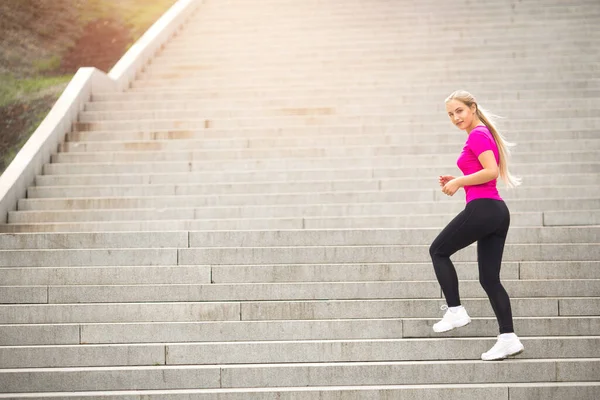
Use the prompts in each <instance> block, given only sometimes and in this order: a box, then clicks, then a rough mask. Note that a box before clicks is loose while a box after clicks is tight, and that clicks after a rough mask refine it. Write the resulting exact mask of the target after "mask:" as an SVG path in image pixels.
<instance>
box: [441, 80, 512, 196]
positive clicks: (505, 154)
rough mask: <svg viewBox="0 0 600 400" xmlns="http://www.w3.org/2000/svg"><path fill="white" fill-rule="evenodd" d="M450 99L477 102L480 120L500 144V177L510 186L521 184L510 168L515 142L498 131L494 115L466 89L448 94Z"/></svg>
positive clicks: (468, 102) (468, 105) (469, 105)
mask: <svg viewBox="0 0 600 400" xmlns="http://www.w3.org/2000/svg"><path fill="white" fill-rule="evenodd" d="M450 100H458V101H460V102H462V103H464V104H465V105H466V106H467V107H471V106H472V105H473V104H475V107H476V108H477V111H476V114H477V117H479V120H480V121H481V122H482V123H483V124H484V125H485V126H486V127H487V128H488V129H489V131H490V133H491V134H492V136H493V137H494V140H495V141H496V145H497V146H498V155H499V156H500V161H499V163H498V168H499V170H500V178H502V180H503V181H504V183H505V184H506V185H507V186H508V187H509V188H514V187H517V186H519V185H520V184H521V179H520V178H517V177H515V176H513V175H512V174H511V173H510V171H509V170H508V159H509V157H510V150H509V147H512V146H514V143H510V142H508V141H507V140H506V139H505V138H504V136H502V135H501V134H500V132H498V130H497V129H496V127H495V126H494V123H493V120H492V119H491V116H492V115H491V114H489V113H488V112H487V111H485V110H483V109H482V108H480V107H479V105H478V104H477V102H476V101H475V97H473V95H472V94H470V93H469V92H466V91H464V90H457V91H456V92H454V93H452V94H451V95H450V96H448V98H447V99H446V102H448V101H450Z"/></svg>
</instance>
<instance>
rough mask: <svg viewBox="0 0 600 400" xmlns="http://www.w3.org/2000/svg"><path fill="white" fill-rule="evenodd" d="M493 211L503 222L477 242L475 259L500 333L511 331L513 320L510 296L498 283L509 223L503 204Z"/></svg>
mask: <svg viewBox="0 0 600 400" xmlns="http://www.w3.org/2000/svg"><path fill="white" fill-rule="evenodd" d="M494 212H497V213H499V214H500V215H503V216H504V218H503V222H502V224H501V225H500V227H499V228H498V229H497V230H496V231H495V232H494V233H492V234H490V235H488V236H486V237H484V238H482V239H480V240H479V241H478V242H477V261H478V264H479V282H480V283H481V286H482V287H483V289H484V290H485V292H486V293H487V295H488V298H489V299H490V303H491V305H492V308H493V310H494V313H495V314H496V318H497V320H498V325H499V327H500V333H501V334H502V333H512V332H514V329H513V320H512V310H511V306H510V298H509V296H508V293H506V290H505V289H504V287H503V286H502V284H501V283H500V267H501V264H502V254H503V252H504V243H505V242H506V234H507V233H508V227H509V225H510V214H509V212H508V208H507V207H506V205H504V204H498V208H497V210H494Z"/></svg>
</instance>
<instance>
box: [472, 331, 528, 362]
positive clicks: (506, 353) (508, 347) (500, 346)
mask: <svg viewBox="0 0 600 400" xmlns="http://www.w3.org/2000/svg"><path fill="white" fill-rule="evenodd" d="M523 350H525V347H524V346H523V343H521V341H520V340H519V338H518V337H517V335H515V334H512V335H510V337H509V338H503V337H502V335H498V341H497V342H496V344H495V345H494V347H492V348H491V349H490V350H489V351H488V352H486V353H483V354H482V355H481V359H482V360H483V361H494V360H503V359H505V358H506V357H510V356H516V355H517V354H521V353H522V352H523Z"/></svg>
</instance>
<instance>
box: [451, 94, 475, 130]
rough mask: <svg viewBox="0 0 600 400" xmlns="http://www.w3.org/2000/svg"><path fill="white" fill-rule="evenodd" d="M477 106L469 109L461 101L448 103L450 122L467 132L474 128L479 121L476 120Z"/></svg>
mask: <svg viewBox="0 0 600 400" xmlns="http://www.w3.org/2000/svg"><path fill="white" fill-rule="evenodd" d="M476 110H477V106H475V104H473V105H471V107H468V106H467V105H466V104H465V103H463V102H462V101H459V100H455V99H453V100H450V101H448V102H447V103H446V111H447V112H448V116H449V117H450V121H452V123H453V124H454V125H456V126H457V127H458V129H461V130H463V131H464V130H465V129H467V128H472V127H473V126H474V125H475V124H474V122H475V121H476V120H477V118H476V114H475V113H476Z"/></svg>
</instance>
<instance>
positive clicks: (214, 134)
mask: <svg viewBox="0 0 600 400" xmlns="http://www.w3.org/2000/svg"><path fill="white" fill-rule="evenodd" d="M298 135H302V138H301V139H300V138H299V137H298ZM596 138H597V132H596V131H595V130H593V129H578V130H556V129H548V130H546V131H544V141H547V140H553V139H556V140H578V139H596ZM463 139H464V137H463ZM509 139H510V140H511V141H514V142H517V144H518V143H521V142H529V141H531V130H525V129H522V130H516V131H511V132H510V138H509ZM176 140H193V141H201V142H204V143H205V144H206V146H207V147H208V148H215V149H219V148H223V147H227V148H230V147H235V146H236V145H239V146H244V147H248V148H255V147H277V146H282V147H285V146H286V145H287V146H289V145H297V144H300V143H303V142H301V140H303V141H306V143H311V142H314V141H318V140H320V141H319V142H318V143H319V145H320V146H323V145H328V144H336V145H339V144H340V143H343V144H346V145H365V144H368V145H377V144H379V143H382V144H391V143H398V142H400V143H406V144H411V143H414V144H419V143H423V141H427V140H430V141H434V142H436V143H458V142H460V136H454V135H452V134H450V133H443V134H442V133H438V134H435V133H431V134H428V133H420V134H419V135H416V134H411V133H407V132H403V131H402V130H401V129H399V127H397V126H394V125H373V126H369V127H362V126H356V125H354V126H352V125H337V126H336V125H329V126H324V127H319V126H315V127H311V128H310V129H307V128H306V127H301V126H298V127H287V128H244V129H210V130H206V129H201V130H180V129H175V130H157V131H150V130H148V131H142V130H140V131H116V132H109V131H94V132H86V131H83V132H71V133H69V134H67V143H68V144H69V145H70V144H71V143H75V142H87V143H92V142H110V141H176ZM367 140H368V141H369V142H368V143H365V141H367Z"/></svg>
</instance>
